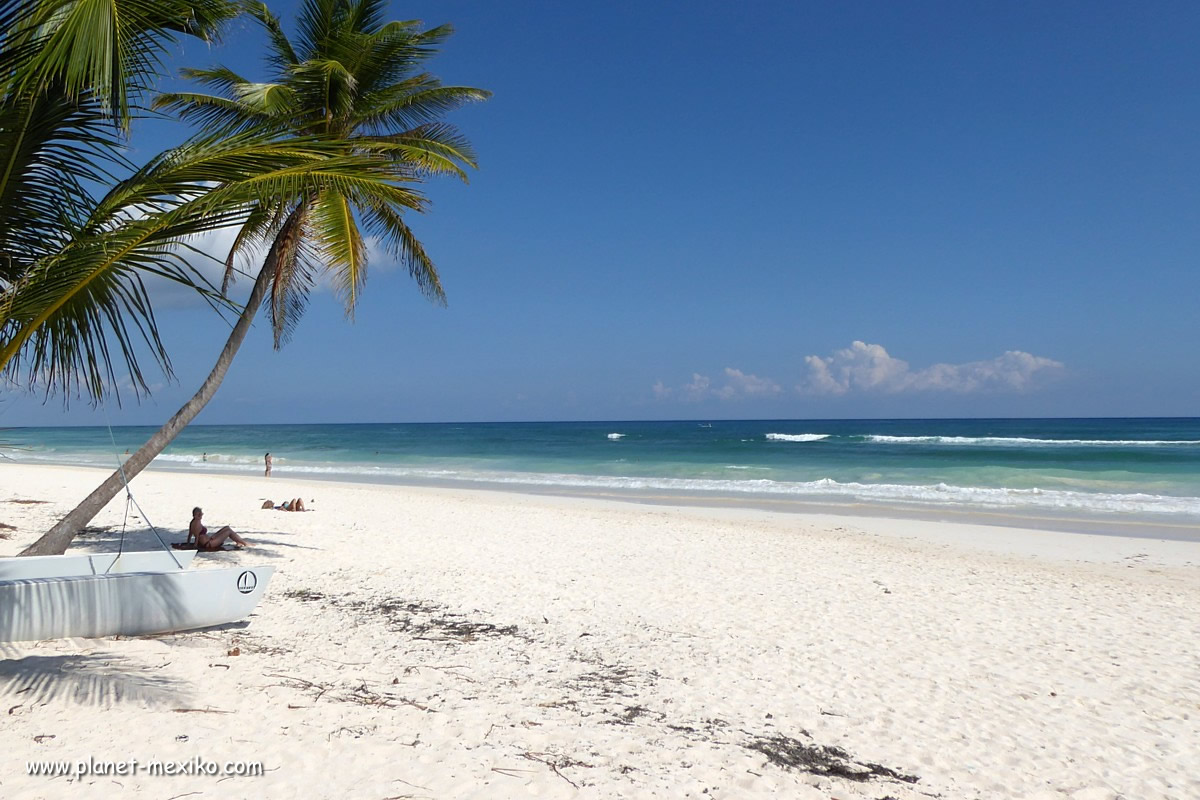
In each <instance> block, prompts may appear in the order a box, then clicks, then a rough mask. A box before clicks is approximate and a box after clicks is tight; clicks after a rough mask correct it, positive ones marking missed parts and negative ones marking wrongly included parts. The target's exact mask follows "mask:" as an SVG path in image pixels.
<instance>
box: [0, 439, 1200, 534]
mask: <svg viewBox="0 0 1200 800" xmlns="http://www.w3.org/2000/svg"><path fill="white" fill-rule="evenodd" d="M152 432H153V429H152V428H141V427H136V428H135V427H121V428H115V429H113V432H112V435H113V437H115V440H116V450H115V451H114V445H113V442H112V441H111V440H110V438H109V431H108V429H106V428H81V427H73V428H9V429H5V430H3V431H0V442H5V443H7V444H11V445H14V447H12V448H9V449H6V450H3V451H0V452H4V453H6V454H7V455H8V457H9V458H11V459H12V460H14V461H17V462H34V463H58V464H88V465H97V466H115V465H116V453H123V452H124V451H125V449H126V448H130V449H136V448H137V447H138V446H139V445H141V443H142V442H143V441H145V439H146V438H147V437H148V436H149V435H150V434H151V433H152ZM267 451H270V452H271V453H272V455H273V458H274V477H275V478H277V479H278V478H287V477H288V476H294V477H297V478H299V477H304V478H328V479H334V480H343V481H365V482H390V483H411V484H430V483H434V484H451V485H459V484H469V485H474V486H478V485H483V486H492V487H495V488H504V487H507V488H510V489H527V490H535V491H562V492H569V493H576V494H579V493H582V494H605V495H612V494H616V495H622V494H627V495H630V496H633V497H639V498H642V499H645V498H647V497H651V498H660V497H664V496H666V497H672V496H674V497H690V498H701V499H704V500H714V501H716V500H723V501H729V500H734V501H736V500H742V501H746V502H759V503H768V504H775V505H778V504H781V501H786V502H787V503H790V504H798V505H799V506H803V507H824V508H835V509H836V508H845V507H853V508H858V509H866V510H868V511H871V510H878V509H901V510H905V509H907V510H910V511H915V512H921V513H922V514H925V515H928V514H930V513H934V514H936V513H937V512H939V511H950V510H958V511H974V512H980V511H982V512H999V513H1006V514H1016V515H1018V516H1019V515H1028V516H1034V517H1037V516H1045V517H1049V518H1067V519H1070V518H1078V517H1080V516H1082V517H1086V518H1102V519H1108V520H1131V521H1145V522H1149V523H1159V524H1162V525H1167V526H1171V527H1177V526H1185V527H1186V526H1200V419H1195V418H1192V419H979V420H961V419H956V420H812V421H803V420H752V421H717V420H714V421H711V422H709V421H705V420H695V421H684V422H544V423H537V422H529V423H462V424H454V423H446V424H440V423H439V424H362V425H195V426H192V427H190V428H188V429H187V430H186V431H184V433H183V434H182V435H181V436H180V437H179V438H178V439H176V441H175V442H174V443H173V444H172V445H171V446H170V447H169V448H168V449H167V450H166V452H164V453H163V454H162V455H161V456H159V458H158V459H157V460H156V461H155V463H154V465H153V466H154V467H155V468H166V469H175V470H197V471H199V470H203V471H212V472H226V473H230V472H232V473H245V474H247V475H261V474H262V465H263V455H264V454H265V453H266V452H267ZM1196 530H1200V527H1197V528H1196ZM1198 535H1200V534H1198Z"/></svg>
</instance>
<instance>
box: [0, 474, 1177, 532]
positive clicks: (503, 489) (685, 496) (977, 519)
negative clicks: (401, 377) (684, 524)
mask: <svg viewBox="0 0 1200 800" xmlns="http://www.w3.org/2000/svg"><path fill="white" fill-rule="evenodd" d="M0 465H2V462H0ZM18 465H19V466H21V467H29V468H34V469H36V468H39V467H63V468H69V469H82V470H94V471H96V473H97V474H101V473H107V474H111V473H112V471H113V468H111V467H101V466H94V465H82V464H72V463H66V462H63V463H57V462H48V461H47V462H39V463H36V464H31V463H28V462H18ZM146 470H147V471H153V472H162V473H172V474H180V475H208V476H212V477H228V478H236V479H242V480H255V479H259V478H262V475H261V471H260V472H259V473H255V472H251V471H249V470H245V471H241V470H233V469H214V468H205V467H202V466H201V467H197V466H194V465H189V466H186V467H183V466H173V465H170V464H154V463H151V464H150V466H148V467H147V468H146ZM271 480H273V481H285V480H286V481H295V482H311V483H313V484H316V485H325V484H335V485H342V486H348V487H352V486H381V487H397V488H399V489H421V488H426V489H444V490H447V491H481V492H497V493H501V494H514V495H529V496H534V497H573V498H578V499H581V500H589V499H592V500H605V501H612V502H617V503H628V504H634V505H651V506H668V507H689V508H732V509H748V510H757V511H770V512H777V513H781V514H793V515H799V516H814V515H815V516H836V517H846V518H849V519H859V518H866V519H878V520H894V521H906V520H911V521H917V522H929V523H943V522H944V523H950V524H964V525H982V526H988V527H998V528H1018V529H1022V530H1036V531H1047V532H1056V533H1077V534H1087V535H1095V536H1111V537H1119V538H1132V539H1142V540H1154V539H1167V540H1172V541H1179V542H1200V525H1198V524H1196V523H1193V522H1191V521H1185V522H1169V521H1165V520H1163V519H1157V518H1150V517H1148V516H1145V515H1142V516H1139V515H1134V514H1127V515H1122V514H1119V513H1117V512H1095V513H1092V514H1085V513H1070V512H1064V513H1062V514H1058V515H1056V514H1053V513H1050V512H1047V511H1034V510H1029V511H1018V510H1005V509H995V508H990V507H979V506H977V507H958V508H955V507H946V506H933V505H920V504H915V503H914V504H911V505H896V504H888V503H885V502H882V501H880V502H869V501H847V502H844V503H838V502H823V501H820V500H816V499H812V500H810V499H797V498H789V497H773V496H767V495H756V494H754V493H751V492H747V493H744V494H738V495H732V494H730V495H723V494H716V493H699V492H691V493H689V492H683V491H679V492H669V491H668V492H663V491H661V490H657V489H609V488H597V489H592V490H589V489H588V488H586V487H572V486H547V485H540V484H536V483H519V482H499V481H497V482H489V481H475V480H467V479H463V480H434V479H421V478H411V479H409V480H405V481H401V480H398V479H394V478H376V479H372V478H371V477H370V476H367V475H363V476H361V477H360V478H359V479H357V480H348V479H347V478H346V477H345V476H343V475H330V476H325V475H322V474H320V473H303V474H302V475H297V476H292V475H289V474H288V470H287V468H286V467H282V468H281V467H276V468H275V470H274V474H273V477H272V478H271ZM96 482H97V485H98V484H99V482H100V480H99V479H98V480H97V481H96Z"/></svg>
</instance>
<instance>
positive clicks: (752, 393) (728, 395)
mask: <svg viewBox="0 0 1200 800" xmlns="http://www.w3.org/2000/svg"><path fill="white" fill-rule="evenodd" d="M725 379H726V381H728V382H727V383H726V384H725V385H724V386H722V387H721V388H720V389H717V390H716V392H714V394H716V395H717V397H719V398H721V399H722V400H733V399H735V398H738V397H769V396H771V395H776V394H779V393H780V392H781V391H782V389H780V388H779V384H778V383H776V382H775V381H773V380H771V379H770V378H760V377H758V376H757V375H747V374H746V373H744V372H742V371H741V370H740V369H733V368H731V367H726V368H725Z"/></svg>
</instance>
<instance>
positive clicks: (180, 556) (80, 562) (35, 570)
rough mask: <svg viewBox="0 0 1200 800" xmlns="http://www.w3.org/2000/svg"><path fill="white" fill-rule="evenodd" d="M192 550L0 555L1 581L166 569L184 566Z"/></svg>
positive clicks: (193, 555)
mask: <svg viewBox="0 0 1200 800" xmlns="http://www.w3.org/2000/svg"><path fill="white" fill-rule="evenodd" d="M195 557H196V551H195V550H179V551H170V550H135V551H131V552H127V553H121V554H120V555H118V554H117V553H85V554H71V555H66V556H28V557H26V558H16V557H14V558H0V581H16V580H24V579H27V578H66V577H69V576H72V575H108V574H111V573H114V572H166V571H168V570H176V569H187V568H188V567H189V566H191V563H192V559H193V558H195Z"/></svg>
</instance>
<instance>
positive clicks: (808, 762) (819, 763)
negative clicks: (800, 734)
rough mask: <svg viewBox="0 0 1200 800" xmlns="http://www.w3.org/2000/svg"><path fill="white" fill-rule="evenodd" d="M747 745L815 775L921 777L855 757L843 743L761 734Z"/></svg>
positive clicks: (781, 764) (863, 778) (913, 779)
mask: <svg viewBox="0 0 1200 800" xmlns="http://www.w3.org/2000/svg"><path fill="white" fill-rule="evenodd" d="M746 747H747V748H749V749H751V750H757V751H758V752H760V753H762V754H763V755H765V756H766V757H767V760H768V761H770V762H771V763H772V764H774V765H776V766H778V767H784V768H786V769H798V770H800V771H802V772H808V773H810V774H813V775H822V776H828V777H831V778H845V779H846V780H850V781H858V782H865V781H870V780H875V779H879V778H888V779H891V780H895V781H901V782H903V783H916V782H917V781H919V780H920V778H919V777H917V776H916V775H905V774H903V773H901V772H897V771H896V770H894V769H891V768H890V767H885V766H883V765H881V764H872V763H871V762H863V763H860V762H858V761H855V760H854V759H853V757H851V755H850V754H849V753H847V752H846V751H845V750H843V749H842V748H840V747H831V746H829V745H822V744H805V743H804V742H802V741H800V740H799V739H793V738H792V737H790V736H783V735H775V736H770V737H757V738H755V739H754V740H753V741H751V742H750V743H749V744H747V745H746Z"/></svg>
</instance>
